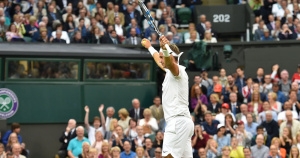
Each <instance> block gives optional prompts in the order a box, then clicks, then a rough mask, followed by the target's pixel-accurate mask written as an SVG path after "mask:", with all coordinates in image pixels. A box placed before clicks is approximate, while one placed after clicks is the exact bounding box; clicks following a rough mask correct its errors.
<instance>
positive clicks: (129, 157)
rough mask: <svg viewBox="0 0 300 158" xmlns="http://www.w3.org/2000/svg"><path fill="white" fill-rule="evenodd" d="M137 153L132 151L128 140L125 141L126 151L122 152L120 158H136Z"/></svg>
mask: <svg viewBox="0 0 300 158" xmlns="http://www.w3.org/2000/svg"><path fill="white" fill-rule="evenodd" d="M135 157H136V153H135V152H133V151H131V144H130V142H129V141H128V140H125V141H124V151H123V152H121V154H120V158H135Z"/></svg>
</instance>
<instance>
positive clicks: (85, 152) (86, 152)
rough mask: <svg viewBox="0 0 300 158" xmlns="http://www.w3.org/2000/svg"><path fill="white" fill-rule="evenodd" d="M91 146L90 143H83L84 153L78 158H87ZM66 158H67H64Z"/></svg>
mask: <svg viewBox="0 0 300 158" xmlns="http://www.w3.org/2000/svg"><path fill="white" fill-rule="evenodd" d="M89 150H90V144H89V143H88V142H83V143H82V152H81V154H79V155H78V158H86V157H88V156H89ZM64 158H65V157H64Z"/></svg>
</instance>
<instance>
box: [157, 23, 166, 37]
mask: <svg viewBox="0 0 300 158" xmlns="http://www.w3.org/2000/svg"><path fill="white" fill-rule="evenodd" d="M158 31H159V32H160V33H162V34H163V35H165V34H166V33H167V32H166V27H165V26H164V25H159V27H158Z"/></svg>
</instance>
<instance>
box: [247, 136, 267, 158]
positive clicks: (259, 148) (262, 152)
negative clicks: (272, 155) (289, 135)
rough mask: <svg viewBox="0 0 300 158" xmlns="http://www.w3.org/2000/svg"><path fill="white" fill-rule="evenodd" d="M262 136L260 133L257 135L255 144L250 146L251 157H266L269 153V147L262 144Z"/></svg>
mask: <svg viewBox="0 0 300 158" xmlns="http://www.w3.org/2000/svg"><path fill="white" fill-rule="evenodd" d="M263 142H264V136H263V135H262V134H259V135H257V137H256V145H254V146H252V147H251V152H252V155H253V157H257V158H258V157H267V156H268V154H269V148H268V147H267V146H265V145H264V144H263Z"/></svg>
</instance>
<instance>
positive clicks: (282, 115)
mask: <svg viewBox="0 0 300 158" xmlns="http://www.w3.org/2000/svg"><path fill="white" fill-rule="evenodd" d="M283 109H284V111H282V112H280V113H279V114H278V125H279V126H280V124H281V123H282V122H283V121H286V111H287V110H291V111H292V110H293V109H292V103H291V102H289V101H286V102H285V103H284V105H283ZM292 113H293V119H295V120H297V119H298V118H299V117H298V114H297V112H296V111H292Z"/></svg>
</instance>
